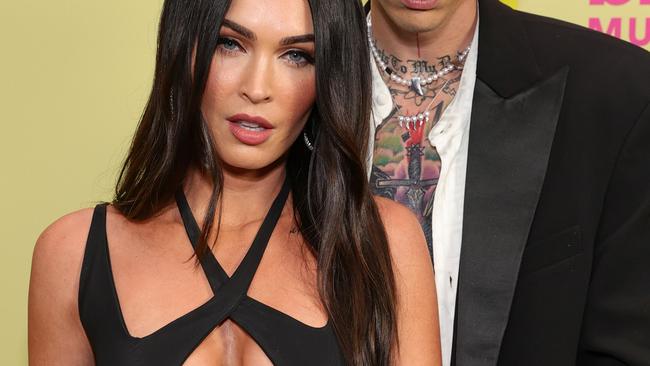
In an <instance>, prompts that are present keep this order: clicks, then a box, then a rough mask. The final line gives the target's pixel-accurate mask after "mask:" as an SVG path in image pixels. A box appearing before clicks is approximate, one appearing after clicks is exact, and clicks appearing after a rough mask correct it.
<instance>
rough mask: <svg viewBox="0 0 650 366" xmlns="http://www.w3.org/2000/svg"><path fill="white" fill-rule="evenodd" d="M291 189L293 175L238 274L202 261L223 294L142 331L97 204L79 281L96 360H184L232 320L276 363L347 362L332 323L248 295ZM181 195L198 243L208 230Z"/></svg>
mask: <svg viewBox="0 0 650 366" xmlns="http://www.w3.org/2000/svg"><path fill="white" fill-rule="evenodd" d="M289 190H290V189H289V185H288V183H287V182H285V184H284V186H283V188H282V190H281V191H280V193H279V194H278V196H277V198H276V199H275V201H274V202H273V205H272V206H271V208H270V209H269V212H268V214H267V216H266V218H265V219H264V222H263V223H262V225H261V226H260V229H259V231H258V233H257V235H256V236H255V239H254V240H253V243H252V245H251V247H250V249H249V251H248V253H247V254H246V256H245V257H244V259H243V260H242V262H241V264H240V265H239V267H238V268H237V270H236V271H235V273H234V274H233V275H232V277H228V276H227V274H226V272H225V271H224V270H223V268H222V267H221V266H220V265H219V263H218V261H217V260H216V258H215V257H214V256H213V255H212V252H209V253H208V255H207V256H206V257H205V258H204V259H203V260H202V261H201V266H202V268H203V270H204V272H205V274H206V277H207V279H208V281H209V283H210V286H211V288H212V290H213V292H214V293H215V294H216V295H215V296H213V297H212V298H211V299H210V300H208V302H206V303H204V304H203V305H201V306H199V307H198V308H196V309H194V310H192V311H191V312H189V313H187V314H185V315H183V316H181V317H180V318H178V319H176V320H174V321H172V322H171V323H169V324H167V325H165V326H163V327H162V328H160V329H159V330H157V331H155V332H154V333H152V334H150V335H147V336H145V337H141V338H139V337H132V336H131V335H130V334H129V333H128V330H127V328H126V325H125V323H124V319H123V316H122V313H121V309H120V304H119V301H118V298H117V293H116V290H115V284H114V282H113V276H112V271H111V265H110V256H109V253H108V243H107V239H106V205H99V206H97V207H96V208H95V212H94V216H93V220H92V224H91V229H90V233H89V236H88V242H87V244H86V253H85V256H84V261H83V267H82V272H81V278H80V286H79V314H80V317H81V321H82V324H83V327H84V329H85V331H86V334H87V336H88V339H89V341H90V344H91V346H92V349H93V352H94V356H95V362H96V364H97V365H98V366H102V365H112V366H114V365H134V366H135V365H140V366H143V365H156V366H158V365H182V364H183V362H184V361H185V360H186V359H187V358H188V357H189V356H190V354H191V353H192V352H193V351H194V350H195V349H196V347H198V346H199V345H200V343H201V342H202V341H203V340H204V339H205V338H206V337H207V336H208V335H209V334H210V332H212V331H213V330H214V329H215V328H216V327H217V326H219V325H220V324H221V323H223V321H225V320H226V319H231V320H232V321H234V322H235V323H237V324H238V325H239V326H240V327H242V328H243V329H244V330H245V331H246V332H247V333H248V334H249V335H250V336H251V337H252V338H253V339H254V340H255V342H257V344H258V345H259V346H260V347H261V348H262V349H263V350H264V352H265V353H266V355H267V356H268V357H269V359H270V360H271V361H272V362H273V364H274V365H279V366H284V365H323V366H325V365H328V366H329V365H343V364H344V362H343V359H342V356H341V353H340V349H339V346H338V343H337V340H336V337H335V334H334V331H333V329H332V327H331V325H330V323H328V324H327V325H325V326H324V327H322V328H313V327H310V326H307V325H306V324H303V323H301V322H299V321H298V320H296V319H294V318H292V317H290V316H288V315H286V314H284V313H282V312H280V311H278V310H276V309H273V308H271V307H269V306H267V305H265V304H263V303H261V302H259V301H257V300H255V299H253V298H251V297H249V296H248V295H247V291H248V288H249V286H250V283H251V281H252V279H253V277H254V275H255V272H256V270H257V267H258V265H259V263H260V261H261V259H262V256H263V254H264V250H265V249H266V245H267V243H268V241H269V238H270V237H271V234H272V232H273V229H274V228H275V225H276V223H277V220H278V218H279V217H280V214H281V212H282V208H283V207H284V204H285V201H286V199H287V196H288V193H289ZM176 199H177V204H178V207H179V210H180V213H181V216H182V218H183V223H184V225H185V229H186V231H187V234H188V237H189V239H190V241H191V242H192V245H194V246H196V244H197V242H198V239H199V235H200V229H199V227H198V226H197V223H196V221H195V220H194V217H193V216H192V212H191V210H190V207H189V205H188V204H187V200H186V199H185V196H184V195H183V193H182V192H180V193H179V194H178V195H177V197H176Z"/></svg>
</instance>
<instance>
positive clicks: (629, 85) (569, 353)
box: [453, 0, 650, 366]
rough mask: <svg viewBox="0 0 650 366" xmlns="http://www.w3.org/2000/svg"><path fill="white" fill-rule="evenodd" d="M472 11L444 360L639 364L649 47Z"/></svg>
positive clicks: (645, 284) (648, 183) (649, 132)
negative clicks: (461, 213) (453, 287)
mask: <svg viewBox="0 0 650 366" xmlns="http://www.w3.org/2000/svg"><path fill="white" fill-rule="evenodd" d="M479 8H480V10H479V11H480V12H479V14H480V26H479V52H478V70H477V79H478V80H477V85H476V90H475V94H474V107H473V108H474V110H473V113H472V121H471V128H470V130H471V131H470V138H469V156H468V170H467V185H466V193H465V221H464V228H463V244H462V248H461V258H460V273H459V288H458V298H457V304H458V305H457V312H456V319H455V320H456V329H457V331H456V333H455V335H454V338H455V342H454V353H453V363H454V364H455V365H457V366H488V365H489V366H493V365H499V366H510V365H512V366H515V365H517V366H519V365H527V366H535V365H540V366H542V365H544V366H548V365H553V366H564V365H567V366H568V365H580V366H582V365H585V366H586V365H607V366H614V365H650V55H649V53H648V52H647V51H645V50H642V49H641V48H638V47H636V46H633V45H631V44H627V43H624V42H622V41H620V40H616V39H614V38H612V37H609V36H605V35H602V34H599V33H597V32H593V31H590V30H587V29H584V28H581V27H578V26H575V25H572V24H568V23H564V22H561V21H557V20H553V19H548V18H544V17H540V16H535V15H530V14H525V13H521V12H517V11H514V10H512V9H510V8H508V7H507V6H505V5H503V4H501V3H499V2H498V1H496V0H479Z"/></svg>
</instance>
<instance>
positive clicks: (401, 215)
mask: <svg viewBox="0 0 650 366" xmlns="http://www.w3.org/2000/svg"><path fill="white" fill-rule="evenodd" d="M365 41H366V36H365V22H364V19H363V15H362V11H361V8H360V4H359V3H358V2H357V1H352V0H310V1H306V0H268V1H259V0H233V1H232V2H230V1H225V0H224V1H215V0H205V1H204V0H194V1H188V0H167V1H165V3H164V6H163V13H162V18H161V22H160V30H159V41H158V52H157V59H156V72H155V79H154V85H153V90H152V93H151V96H150V99H149V102H148V104H147V107H146V110H145V113H144V115H143V117H142V120H141V122H140V124H139V126H138V129H137V131H136V134H135V137H134V140H133V143H132V146H131V149H130V151H129V154H128V156H127V158H126V161H125V164H124V166H123V169H122V171H121V174H120V176H119V180H118V183H117V188H116V195H115V199H114V200H113V202H111V203H110V204H102V205H98V206H97V207H95V209H94V210H93V209H87V210H82V211H79V212H75V213H73V214H70V215H68V216H65V217H63V218H61V219H60V220H58V221H57V222H55V223H54V224H53V225H51V226H50V227H49V228H48V229H47V230H46V231H45V232H44V233H43V234H42V235H41V237H40V238H39V240H38V242H37V245H36V248H35V252H34V260H33V268H32V279H31V285H30V309H29V354H30V364H32V365H92V364H96V365H268V364H275V365H343V364H350V365H392V364H401V365H435V364H438V363H439V362H440V361H439V340H438V330H437V315H436V311H435V309H436V306H435V288H434V282H433V271H432V268H431V263H430V260H429V259H428V254H427V249H426V244H425V242H424V237H423V235H422V233H421V231H420V228H419V224H418V222H417V220H416V219H415V218H414V216H412V214H411V213H410V211H408V209H406V208H402V207H401V206H399V205H398V204H395V203H393V202H390V201H384V200H376V199H373V198H372V197H371V196H370V193H369V190H368V187H367V181H366V179H367V178H366V167H365V163H364V160H363V157H364V156H365V152H366V146H367V141H368V121H369V110H370V105H369V104H370V101H369V90H370V85H369V84H370V72H369V69H368V62H367V60H368V50H367V47H366V42H365ZM190 244H191V245H190Z"/></svg>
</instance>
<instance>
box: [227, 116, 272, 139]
mask: <svg viewBox="0 0 650 366" xmlns="http://www.w3.org/2000/svg"><path fill="white" fill-rule="evenodd" d="M226 120H227V121H228V128H230V132H231V133H232V134H233V135H234V136H235V138H236V139H237V140H239V141H240V142H241V143H243V144H246V145H253V146H254V145H259V144H261V143H263V142H264V141H266V140H268V138H269V137H270V136H271V132H272V130H273V125H271V124H270V123H269V121H267V120H265V119H264V118H262V117H258V116H249V115H247V114H244V113H239V114H235V115H233V116H230V117H228V118H226Z"/></svg>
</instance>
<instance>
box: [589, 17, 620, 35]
mask: <svg viewBox="0 0 650 366" xmlns="http://www.w3.org/2000/svg"><path fill="white" fill-rule="evenodd" d="M621 20H622V19H621V18H612V20H610V22H609V25H608V26H607V31H606V32H605V33H607V34H609V35H611V36H614V37H617V38H621V27H622V23H621ZM589 28H591V29H593V30H597V31H599V32H603V25H602V24H601V22H600V18H589Z"/></svg>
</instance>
